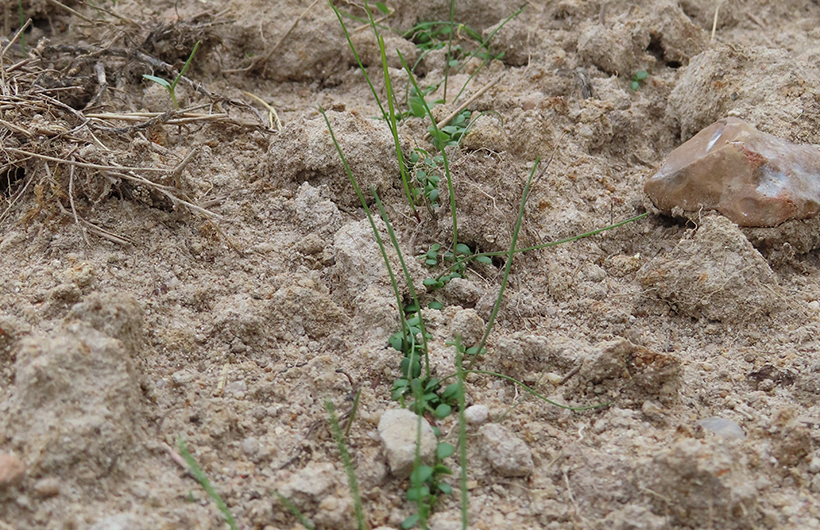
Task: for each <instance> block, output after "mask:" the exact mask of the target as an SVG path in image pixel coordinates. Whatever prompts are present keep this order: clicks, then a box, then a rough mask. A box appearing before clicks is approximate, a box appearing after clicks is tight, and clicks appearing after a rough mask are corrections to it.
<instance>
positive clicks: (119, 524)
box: [88, 513, 144, 530]
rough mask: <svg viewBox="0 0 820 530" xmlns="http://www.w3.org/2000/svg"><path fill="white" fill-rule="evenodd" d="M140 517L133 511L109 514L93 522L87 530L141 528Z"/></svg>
mask: <svg viewBox="0 0 820 530" xmlns="http://www.w3.org/2000/svg"><path fill="white" fill-rule="evenodd" d="M140 521H141V518H140V517H138V516H137V515H134V514H133V513H118V514H116V515H110V516H108V517H106V518H105V519H101V520H99V521H97V522H96V523H94V526H91V527H89V528H88V530H142V528H144V526H143V524H142V523H141V522H140Z"/></svg>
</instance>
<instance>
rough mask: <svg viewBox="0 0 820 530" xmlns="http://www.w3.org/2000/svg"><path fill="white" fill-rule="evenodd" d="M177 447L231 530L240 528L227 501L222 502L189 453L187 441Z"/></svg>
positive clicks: (179, 441)
mask: <svg viewBox="0 0 820 530" xmlns="http://www.w3.org/2000/svg"><path fill="white" fill-rule="evenodd" d="M177 447H178V448H179V454H180V455H182V458H184V459H185V462H186V463H187V464H188V467H189V468H190V471H191V474H192V475H193V476H194V478H195V479H196V480H197V482H199V483H200V484H201V485H202V489H204V490H205V493H207V494H208V496H209V497H210V498H211V499H212V500H213V501H214V503H215V504H216V507H217V508H219V511H220V512H222V515H224V516H225V520H226V521H227V522H228V525H229V526H230V527H231V530H237V528H238V527H237V526H236V520H235V519H234V518H233V515H231V511H230V510H229V509H228V505H227V504H225V501H223V500H222V497H220V496H219V493H217V492H216V490H215V489H214V488H213V486H211V481H209V480H208V477H207V476H206V475H205V472H204V471H202V468H200V467H199V464H197V463H196V460H194V457H193V456H191V453H189V452H188V447H187V446H186V445H185V440H183V439H182V438H180V439H179V440H177Z"/></svg>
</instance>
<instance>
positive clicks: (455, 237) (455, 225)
mask: <svg viewBox="0 0 820 530" xmlns="http://www.w3.org/2000/svg"><path fill="white" fill-rule="evenodd" d="M396 53H398V54H399V59H400V60H401V64H402V66H403V67H404V70H405V71H406V72H407V75H408V76H409V77H410V82H411V83H413V88H415V89H416V92H417V93H418V94H424V92H422V90H421V88H419V84H418V83H417V82H416V77H415V76H414V75H413V72H412V71H411V70H410V67H409V66H407V61H405V60H404V56H403V55H402V54H401V52H400V51H399V50H396ZM421 104H422V105H423V106H424V113H425V114H427V116H428V117H429V118H430V121H431V122H432V124H433V130H434V131H435V134H436V137H438V136H439V128H438V125H436V119H435V118H434V117H433V113H432V112H430V106H429V105H428V104H427V101H426V100H425V99H424V97H422V98H421ZM441 157H442V159H443V161H444V176H445V177H446V178H447V189H448V191H449V192H450V213H452V215H453V249H454V250H455V248H456V245H458V216H457V214H456V197H455V193H453V179H452V178H451V176H450V162H449V160H448V157H447V149H446V147H445V148H444V149H442V150H441ZM454 256H455V254H454Z"/></svg>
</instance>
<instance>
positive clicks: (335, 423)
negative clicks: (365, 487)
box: [325, 399, 367, 530]
mask: <svg viewBox="0 0 820 530" xmlns="http://www.w3.org/2000/svg"><path fill="white" fill-rule="evenodd" d="M325 410H326V411H327V413H328V416H329V420H330V432H331V433H332V434H333V439H334V440H336V447H337V448H338V449H339V455H340V456H341V458H342V464H343V465H344V467H345V473H347V484H348V486H350V496H351V497H352V499H353V511H354V512H355V513H356V525H357V528H358V529H359V530H365V528H367V525H366V524H365V521H364V509H363V508H362V496H361V495H359V481H358V480H356V470H355V469H354V467H353V459H352V458H350V452H349V451H348V450H347V442H345V437H344V433H342V429H341V428H340V427H339V420H338V418H336V409H335V408H334V407H333V402H332V401H330V400H329V399H327V400H325Z"/></svg>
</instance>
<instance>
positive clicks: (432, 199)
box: [428, 190, 439, 202]
mask: <svg viewBox="0 0 820 530" xmlns="http://www.w3.org/2000/svg"><path fill="white" fill-rule="evenodd" d="M438 196H439V191H438V190H433V191H431V192H430V194H429V195H428V197H430V202H435V200H436V199H438Z"/></svg>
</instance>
